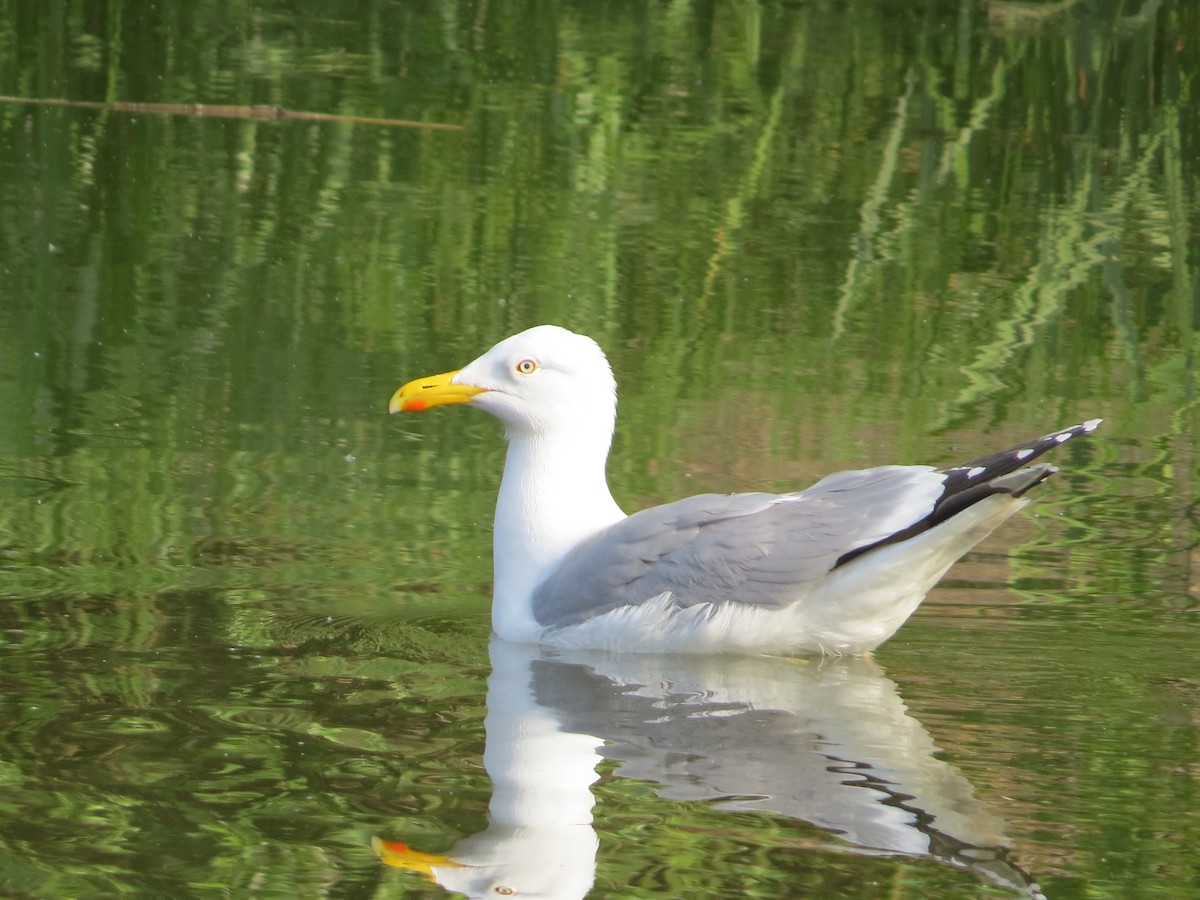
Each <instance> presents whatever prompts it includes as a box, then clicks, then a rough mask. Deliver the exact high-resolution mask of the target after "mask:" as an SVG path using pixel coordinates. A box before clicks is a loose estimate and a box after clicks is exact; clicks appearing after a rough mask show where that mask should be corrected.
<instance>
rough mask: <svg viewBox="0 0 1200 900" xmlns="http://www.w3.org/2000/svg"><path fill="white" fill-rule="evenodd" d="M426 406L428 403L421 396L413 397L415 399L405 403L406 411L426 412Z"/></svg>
mask: <svg viewBox="0 0 1200 900" xmlns="http://www.w3.org/2000/svg"><path fill="white" fill-rule="evenodd" d="M425 408H426V403H425V401H424V400H422V399H421V398H420V397H413V399H411V400H409V401H408V402H407V403H405V404H404V411H405V412H424V411H425Z"/></svg>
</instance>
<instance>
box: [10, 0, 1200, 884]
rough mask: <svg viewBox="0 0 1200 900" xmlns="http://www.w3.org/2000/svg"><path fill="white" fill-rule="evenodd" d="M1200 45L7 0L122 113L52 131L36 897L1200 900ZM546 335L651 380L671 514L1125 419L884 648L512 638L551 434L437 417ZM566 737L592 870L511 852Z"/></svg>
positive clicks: (652, 487) (633, 382) (26, 240)
mask: <svg viewBox="0 0 1200 900" xmlns="http://www.w3.org/2000/svg"><path fill="white" fill-rule="evenodd" d="M1197 34H1200V7H1197V6H1196V5H1195V4H1192V3H1190V2H1186V0H1174V2H1172V0H1162V2H1159V0H1148V2H1144V3H1130V2H1116V0H1096V2H1089V3H1070V2H1068V3H1059V4H1035V3H1028V4H1027V3H1004V2H997V0H991V2H988V3H979V2H976V0H961V2H935V0H927V2H916V3H908V2H903V3H902V2H866V0H863V2H855V3H835V2H832V0H829V2H823V0H813V2H806V3H752V2H733V3H727V4H712V3H696V4H687V3H672V4H614V3H565V4H499V3H476V4H467V3H454V2H363V3H344V4H329V3H317V2H277V3H266V2H256V3H215V2H208V0H193V2H189V3H186V4H184V3H178V4H140V3H131V2H120V0H112V2H109V3H107V4H93V3H85V2H82V0H76V2H66V0H63V2H56V0H42V2H38V3H25V2H17V0H0V94H3V95H5V96H7V97H14V96H15V97H20V98H52V99H70V100H83V101H94V102H99V103H101V106H100V107H99V108H81V107H71V106H50V105H36V104H31V103H23V102H0V629H2V632H3V645H2V649H0V723H2V729H0V894H2V895H3V896H6V897H9V896H11V897H78V896H116V895H125V894H129V895H135V896H147V897H156V896H179V897H185V896H186V897H192V896H195V897H210V896H211V897H222V896H235V897H236V896H247V895H250V894H256V895H261V896H278V897H412V896H427V897H436V896H446V894H445V892H444V891H443V890H442V889H441V888H439V887H436V886H434V885H433V884H432V883H431V882H430V881H429V880H428V879H426V878H425V877H423V876H422V875H421V874H419V873H414V872H411V871H403V870H400V869H396V868H391V867H388V866H385V865H383V864H382V863H381V862H380V860H379V859H378V858H377V856H376V854H375V853H374V852H373V851H372V848H371V839H372V838H373V837H379V838H382V839H384V840H389V841H404V842H405V843H407V844H408V845H410V846H411V847H413V848H415V849H418V850H422V851H428V852H438V853H440V852H446V851H452V848H459V850H454V851H453V852H465V851H462V850H461V848H462V847H463V846H479V845H480V844H484V845H488V846H492V845H491V844H488V842H489V841H493V840H494V839H499V838H501V837H503V838H504V839H505V840H509V839H511V843H510V844H507V845H503V846H505V847H507V851H508V853H507V857H506V859H505V862H506V863H514V864H517V865H518V871H517V875H520V874H521V870H520V866H521V865H524V866H525V874H528V870H533V871H534V872H535V873H537V874H544V872H545V871H546V870H547V868H548V866H549V863H547V862H546V861H548V860H549V861H557V862H558V863H561V867H562V868H564V869H569V870H570V874H571V875H573V876H574V877H576V879H577V880H582V881H583V882H585V883H592V884H593V886H592V888H591V894H590V896H592V897H597V898H599V897H614V898H615V897H620V898H641V897H669V898H676V897H690V898H699V897H718V896H719V897H727V896H747V897H809V896H811V897H848V898H867V897H889V898H926V897H977V896H1021V895H1022V893H1026V894H1028V893H1029V892H1030V890H1031V889H1030V888H1028V887H1027V883H1029V882H1036V883H1037V884H1038V885H1040V888H1041V890H1042V891H1043V892H1044V893H1045V895H1046V896H1048V897H1056V898H1057V897H1066V898H1071V897H1088V898H1095V897H1102V898H1108V897H1111V898H1131V897H1166V898H1170V897H1187V896H1193V895H1197V894H1200V862H1198V860H1200V855H1197V853H1196V851H1195V848H1196V846H1197V844H1198V843H1200V814H1198V813H1197V810H1200V763H1198V760H1200V662H1198V660H1200V578H1198V576H1197V574H1196V567H1197V566H1198V565H1200V551H1198V550H1197V547H1198V546H1200V540H1198V538H1200V535H1198V527H1197V520H1196V490H1195V487H1194V483H1195V481H1196V478H1197V476H1198V475H1200V463H1198V461H1197V459H1196V452H1195V441H1196V434H1197V426H1198V413H1197V381H1196V373H1195V370H1194V369H1195V365H1196V356H1197V352H1198V351H1200V345H1198V343H1197V321H1198V314H1200V288H1198V287H1197V284H1198V283H1200V252H1198V250H1197V247H1198V246H1200V244H1198V242H1197V232H1198V231H1200V104H1197V102H1196V98H1195V93H1196V90H1197V87H1198V85H1197V81H1196V72H1198V71H1200V47H1198V45H1197V42H1196V40H1195V35H1197ZM105 102H107V103H151V104H193V103H202V104H223V105H230V106H240V107H249V106H251V105H264V106H273V107H279V108H281V109H286V110H293V111H304V112H319V113H327V114H334V115H340V116H345V117H350V118H358V119H362V118H370V119H392V120H408V121H417V122H423V123H435V124H445V125H453V126H460V128H459V129H457V130H447V129H430V128H415V127H409V126H406V125H401V124H386V123H378V122H361V121H357V122H356V121H350V120H344V121H332V122H312V121H304V120H295V119H279V120H270V121H268V120H263V119H261V118H258V119H255V118H245V117H243V118H218V117H212V116H201V115H198V114H197V113H196V112H195V111H190V112H189V111H187V110H176V113H177V114H173V115H171V114H164V113H162V112H159V111H154V110H145V109H141V110H139V109H123V108H117V107H112V106H105V105H103V104H104V103H105ZM539 322H557V323H560V324H564V325H567V326H569V327H572V328H575V329H577V330H580V331H584V332H586V333H589V334H591V335H592V336H594V337H595V338H596V339H597V340H598V341H599V342H600V343H601V344H602V345H603V346H604V347H605V349H606V350H607V351H608V352H609V355H610V358H611V360H612V362H613V366H614V369H615V371H616V374H617V378H618V381H619V384H620V398H621V399H620V409H619V424H618V433H617V437H616V442H615V445H614V450H613V457H612V459H611V461H610V465H609V474H610V480H611V482H612V485H613V489H614V494H615V495H616V496H617V498H618V500H619V501H620V502H621V503H622V504H623V505H624V506H625V507H626V509H634V508H638V507H641V506H645V505H648V504H651V503H655V502H662V501H666V500H670V499H674V498H677V497H679V496H683V495H686V494H689V493H697V492H700V491H738V490H790V489H794V488H796V487H799V486H802V485H804V484H806V483H809V482H811V481H812V480H815V479H816V478H817V477H819V476H820V475H822V474H825V473H827V472H830V471H834V470H837V469H840V468H849V467H855V466H862V465H869V464H878V463H885V462H905V463H935V464H951V463H955V462H960V461H962V460H965V459H968V458H971V457H972V456H977V455H979V454H981V453H983V452H987V451H989V450H991V449H995V448H998V447H1001V446H1007V445H1009V444H1013V443H1016V442H1017V441H1020V440H1022V439H1025V438H1028V437H1031V436H1034V435H1038V434H1042V433H1045V432H1047V431H1050V430H1051V429H1053V428H1056V427H1058V426H1061V425H1064V424H1068V423H1072V422H1076V421H1080V420H1082V419H1085V418H1089V417H1092V416H1097V415H1098V416H1104V417H1105V418H1106V422H1105V425H1104V426H1103V428H1102V429H1101V430H1100V431H1099V432H1098V433H1097V434H1096V435H1095V436H1094V437H1091V438H1088V439H1085V440H1079V441H1075V442H1072V443H1071V444H1070V445H1068V446H1066V447H1064V448H1063V449H1062V450H1061V451H1059V452H1057V453H1056V454H1055V458H1054V462H1055V463H1057V464H1058V465H1059V466H1060V467H1061V468H1062V472H1061V474H1060V475H1059V476H1057V477H1056V478H1055V479H1053V480H1052V481H1050V482H1048V483H1047V484H1046V485H1045V486H1044V487H1042V488H1040V489H1039V493H1038V497H1037V502H1036V503H1035V504H1034V505H1033V506H1031V507H1030V508H1029V510H1028V511H1027V513H1026V514H1025V515H1023V516H1022V517H1021V518H1020V519H1018V520H1015V521H1012V522H1010V523H1008V524H1007V525H1006V526H1005V527H1004V528H1003V529H1002V530H1001V531H1000V532H998V533H997V534H996V535H995V536H994V537H992V538H991V539H989V540H988V541H987V542H986V543H985V544H983V545H981V547H980V548H979V549H978V551H976V552H975V553H973V554H972V555H971V556H969V557H968V558H967V559H966V560H964V561H963V562H962V563H961V564H960V565H959V566H957V567H956V568H955V569H953V570H952V571H951V573H950V575H949V576H948V578H947V579H946V580H945V581H944V582H943V584H942V585H941V586H940V587H939V588H937V589H936V590H935V591H934V592H933V593H932V594H931V595H930V598H929V600H928V601H927V603H926V604H925V606H924V607H922V609H921V610H920V611H919V612H918V613H917V615H916V616H915V617H914V618H913V620H912V621H910V622H909V623H908V624H907V625H906V626H905V627H904V628H903V629H901V631H900V632H899V634H898V635H897V636H896V637H895V638H894V639H893V640H892V641H891V642H889V643H888V644H886V645H884V647H882V648H881V649H880V650H879V651H878V652H877V653H876V655H875V661H874V663H862V662H856V661H827V662H826V663H820V664H818V663H795V662H786V661H745V660H743V661H726V662H724V663H723V662H721V661H707V662H705V663H704V664H700V663H694V664H688V665H683V664H681V663H678V661H674V662H673V661H670V660H663V661H658V662H650V661H640V662H630V661H621V660H617V661H614V660H612V659H599V660H598V659H553V660H539V659H532V660H530V659H523V660H516V661H513V660H507V661H505V659H504V657H503V652H504V651H503V650H502V649H501V650H500V651H497V649H496V648H495V647H491V648H490V647H489V640H488V617H487V616H488V602H489V596H490V578H491V560H490V521H491V510H492V503H493V500H494V493H495V488H496V485H497V484H498V479H499V471H500V467H501V465H502V459H503V446H502V440H501V434H500V429H499V427H498V426H497V425H496V423H494V422H492V421H491V420H488V419H487V418H486V417H485V416H482V415H479V414H478V413H473V412H471V411H469V410H463V409H449V410H433V411H430V412H428V413H425V414H423V415H420V416H404V417H388V416H387V415H386V405H387V400H388V397H389V396H390V394H391V393H392V391H393V390H394V389H395V388H396V387H397V386H398V385H399V384H401V383H402V382H404V381H406V380H408V379H409V378H411V377H415V376H417V375H422V374H426V373H430V372H436V371H443V370H446V369H449V368H453V367H455V366H458V365H461V364H463V363H465V362H467V361H469V360H470V359H471V358H472V357H474V356H475V355H476V354H478V353H479V352H481V351H483V350H484V349H486V348H487V347H488V346H490V345H491V344H492V343H494V342H495V341H497V340H499V339H500V338H502V337H504V336H507V335H508V334H511V333H513V332H515V331H518V330H520V329H522V328H525V327H528V326H529V325H532V324H536V323H539ZM497 653H499V654H500V656H498V657H497ZM493 657H496V658H497V660H499V662H497V664H496V669H495V673H493ZM681 666H682V667H681ZM506 667H507V668H506ZM509 669H511V671H510V672H509V674H507V675H503V677H502V673H503V672H505V671H508V670H509ZM489 674H491V676H492V679H493V686H492V690H493V692H494V693H493V696H492V697H491V698H489V696H488V683H487V682H488V678H489ZM637 685H641V686H642V687H640V688H638V687H636V686H637ZM552 688H553V689H552ZM497 697H501V698H502V697H514V698H524V701H523V702H525V705H524V706H522V705H520V704H515V705H513V706H512V707H511V708H508V707H506V706H505V705H504V703H503V702H501V701H500V700H498V699H497ZM514 703H515V701H514ZM485 715H486V716H488V720H487V722H486V723H485ZM523 722H540V723H542V724H543V725H545V726H546V727H547V728H549V730H550V733H552V735H553V737H554V741H555V742H556V743H554V747H555V748H559V747H561V748H565V749H554V750H553V752H552V753H551V754H550V755H549V756H548V757H545V758H542V759H541V760H540V761H536V760H535V764H533V765H532V770H534V771H541V769H540V768H539V767H540V766H551V767H552V766H554V765H560V766H561V767H562V768H564V769H565V770H570V772H571V773H572V777H575V779H576V780H575V781H574V782H572V783H573V784H575V786H576V787H575V789H574V792H573V793H572V798H573V800H572V802H575V803H579V804H583V805H585V806H586V805H589V804H592V803H594V806H591V809H590V814H591V816H592V817H593V818H594V835H593V833H592V832H590V831H585V832H583V833H580V834H579V835H576V837H578V838H579V841H578V842H577V844H572V845H571V847H572V848H573V849H571V850H568V849H567V848H566V843H565V842H567V841H568V838H569V837H570V835H571V834H574V832H570V833H569V829H565V828H560V829H557V832H556V829H553V828H551V829H549V833H548V834H546V835H538V834H535V833H533V832H528V833H526V832H522V833H521V834H518V835H516V836H513V835H508V834H505V835H500V832H499V830H498V825H499V823H498V816H497V815H496V814H495V809H494V810H493V815H492V816H491V818H489V813H488V807H489V802H490V801H491V798H492V795H493V787H494V783H493V782H494V780H495V779H496V771H494V770H495V769H496V766H495V765H492V764H491V763H492V762H493V760H494V755H495V754H496V753H497V752H499V751H501V750H503V749H504V748H505V747H508V746H512V742H511V741H510V740H508V739H507V738H506V737H505V735H508V734H511V733H513V732H512V729H517V730H518V731H519V729H520V728H521V727H522V725H521V723H523ZM713 723H716V724H713ZM720 723H725V725H724V726H722V725H721V724H720ZM506 729H507V730H506ZM485 743H486V744H487V747H488V753H489V757H488V760H489V766H488V767H487V768H485V758H484V750H485ZM600 744H603V748H602V749H601V751H600V756H602V757H604V758H603V759H592V758H591V757H590V756H589V754H591V753H592V752H593V751H592V750H590V749H588V748H589V747H594V746H596V745H600ZM581 748H582V749H581ZM597 772H598V773H599V780H597V781H595V783H594V784H593V783H591V782H590V781H589V780H588V779H589V778H591V779H595V778H596V773H597ZM588 773H591V775H590V776H589V775H588ZM560 775H562V773H560ZM834 775H836V776H837V777H833V779H832V780H833V782H834V787H833V788H831V790H832V793H831V794H829V795H828V796H825V795H820V794H819V792H818V791H817V789H816V786H817V785H818V784H822V783H824V781H828V780H829V778H830V777H831V776H834ZM546 777H547V781H551V780H552V779H551V777H550V776H549V775H547V776H546ZM562 777H563V778H567V776H566V775H562ZM580 779H582V780H580ZM501 782H503V779H501ZM579 784H582V785H583V788H582V789H579V787H578V785H579ZM589 785H590V786H589ZM839 785H840V786H839ZM534 787H535V788H536V787H537V785H535V786H534ZM810 788H811V790H810ZM806 792H807V793H806ZM839 792H840V793H839ZM862 795H869V796H868V799H867V800H866V801H865V802H863V803H862V804H861V805H856V804H858V803H859V801H861V799H862ZM856 816H858V818H855V817H856ZM871 816H875V817H876V818H878V819H880V820H883V819H889V820H891V819H894V820H895V823H894V824H895V827H894V828H893V829H892V831H891V832H889V833H888V834H887V835H884V836H883V837H880V836H879V835H877V834H875V835H874V836H872V834H871V833H868V830H867V829H865V826H863V822H862V817H867V818H870V817H871ZM472 836H476V837H472ZM572 839H573V838H572ZM464 840H465V841H467V842H468V844H467V845H463V844H462V843H461V842H463V841H464ZM472 841H474V844H473V845H472V844H471V842H472ZM555 841H559V842H560V843H555ZM589 841H593V842H595V846H594V848H593V851H592V856H591V857H590V859H589V858H588V856H587V852H586V851H587V847H588V846H592V845H591V844H589V843H588V842H589ZM497 846H500V845H497ZM580 847H582V848H583V851H581V854H580V855H578V856H573V855H571V854H572V853H574V852H576V851H579V848H580ZM879 851H886V852H879ZM501 855H502V856H503V855H504V853H501ZM509 874H510V875H511V874H512V873H509ZM506 877H507V876H506ZM513 877H516V875H513ZM564 890H565V889H564ZM549 895H550V896H555V895H554V894H553V893H551V894H549ZM558 896H565V893H561V892H560V893H559V894H558Z"/></svg>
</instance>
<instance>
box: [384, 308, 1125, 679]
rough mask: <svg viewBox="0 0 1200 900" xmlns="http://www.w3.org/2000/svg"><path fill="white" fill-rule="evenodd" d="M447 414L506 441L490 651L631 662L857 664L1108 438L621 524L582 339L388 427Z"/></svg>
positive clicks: (831, 479)
mask: <svg viewBox="0 0 1200 900" xmlns="http://www.w3.org/2000/svg"><path fill="white" fill-rule="evenodd" d="M448 404H466V405H469V406H474V407H477V408H479V409H481V410H483V411H484V412H486V413H489V414H491V415H493V416H495V417H496V418H497V419H499V420H500V421H501V423H502V424H503V425H504V428H505V436H506V438H507V440H508V454H507V457H506V459H505V463H504V475H503V478H502V479H501V482H500V491H499V496H498V498H497V501H496V516H495V522H494V530H493V541H492V544H493V546H492V556H493V569H494V589H493V597H492V629H493V631H494V632H495V633H496V635H497V636H499V637H500V638H502V639H504V640H508V641H514V642H520V643H540V644H549V645H556V646H559V647H568V648H589V649H603V650H619V651H635V652H675V653H714V652H717V653H719V652H744V653H769V654H826V655H834V656H841V655H851V654H861V653H867V652H870V651H871V650H873V649H875V648H876V647H878V646H879V645H880V644H882V643H883V642H884V641H886V640H887V639H888V638H890V637H891V636H892V635H893V634H895V632H896V630H897V629H898V628H899V627H900V626H901V625H902V624H903V623H904V622H905V620H907V619H908V617H909V616H910V615H912V613H913V612H914V611H915V610H916V608H917V606H919V605H920V603H921V601H922V600H923V599H924V597H925V595H926V594H927V593H928V592H929V590H930V588H932V587H933V586H934V584H936V583H937V582H938V580H939V579H940V578H941V577H942V576H943V575H944V574H945V573H946V571H947V570H948V569H949V568H950V566H951V565H953V563H954V562H955V561H956V560H957V559H959V558H960V557H961V556H962V555H963V554H965V553H966V552H967V551H969V550H970V549H971V548H972V547H974V546H975V545H976V544H978V543H979V542H980V541H981V540H983V538H985V537H986V536H987V535H988V534H990V533H991V532H992V531H993V530H995V529H996V528H997V527H998V526H999V525H1000V524H1001V523H1002V522H1003V521H1004V520H1005V519H1007V518H1008V517H1009V516H1011V515H1012V514H1013V513H1015V512H1016V511H1017V510H1018V509H1020V508H1021V507H1022V506H1024V505H1025V504H1026V503H1027V502H1028V500H1027V498H1026V497H1025V494H1026V492H1028V491H1029V490H1030V489H1031V488H1033V487H1034V486H1036V485H1038V484H1040V483H1041V482H1043V481H1044V480H1046V479H1047V478H1048V477H1050V476H1051V475H1052V474H1054V473H1055V472H1056V471H1057V469H1056V468H1055V467H1054V466H1052V465H1049V464H1047V463H1038V464H1036V465H1030V463H1033V461H1034V460H1036V459H1037V458H1038V457H1040V456H1041V455H1042V454H1044V453H1046V452H1047V451H1048V450H1051V449H1053V448H1055V447H1058V446H1059V445H1061V444H1064V443H1066V442H1067V441H1069V440H1071V439H1072V438H1075V437H1077V436H1079V435H1083V434H1089V433H1091V432H1092V431H1095V430H1096V428H1097V427H1098V426H1099V425H1100V422H1101V421H1102V420H1100V419H1089V420H1088V421H1086V422H1082V423H1080V424H1078V425H1072V426H1070V427H1067V428H1062V429H1060V430H1058V431H1055V432H1051V433H1050V434H1047V435H1045V436H1043V437H1040V438H1037V439H1035V440H1031V441H1026V442H1024V443H1022V444H1018V445H1017V446H1015V447H1013V448H1011V449H1008V450H1003V451H1001V452H999V453H992V454H990V455H988V456H984V457H981V458H979V459H976V460H973V461H971V462H968V463H964V464H963V465H958V466H952V467H950V468H946V469H936V468H934V467H932V466H901V465H890V466H877V467H874V468H870V469H858V470H852V471H845V472H837V473H835V474H833V475H829V476H827V477H826V478H823V479H822V480H821V481H819V482H817V483H816V484H814V485H813V486H812V487H810V488H807V489H806V490H803V491H798V492H795V493H786V494H772V493H759V492H755V493H743V494H700V495H698V496H695V497H689V498H687V499H684V500H679V501H676V502H674V503H667V504H664V505H662V506H655V507H651V508H649V509H644V510H641V511H640V512H636V513H634V514H633V515H628V516H627V515H626V514H625V513H624V512H623V511H622V510H621V508H620V507H619V506H618V505H617V502H616V501H615V500H614V499H613V496H612V493H611V491H610V490H609V487H608V482H607V479H606V477H605V463H606V461H607V459H608V451H609V447H610V445H611V443H612V435H613V429H614V427H615V424H616V411H617V395H616V381H615V379H614V377H613V372H612V368H611V366H610V365H609V363H608V360H607V358H606V357H605V355H604V353H603V351H602V350H601V349H600V347H599V345H597V344H596V342H595V341H593V340H592V339H591V338H589V337H586V336H584V335H581V334H576V333H574V332H571V331H568V330H567V329H565V328H561V327H559V326H556V325H538V326H536V327H534V328H530V329H528V330H527V331H523V332H521V333H520V334H516V335H513V336H512V337H509V338H507V339H505V340H503V341H501V342H500V343H498V344H496V346H494V347H492V348H491V349H490V350H488V351H487V352H486V353H484V354H483V355H482V356H480V357H479V358H478V359H476V360H474V361H473V362H471V363H469V364H467V365H466V366H464V367H463V368H462V369H457V370H454V371H451V372H445V373H442V374H440V375H432V376H429V377H426V378H418V379H415V380H413V381H410V382H409V383H408V384H405V385H404V386H403V387H401V388H400V389H399V390H398V391H396V393H395V394H394V395H393V396H392V398H391V401H390V403H389V404H388V409H389V411H390V412H393V413H395V412H402V411H403V412H420V411H422V410H426V409H430V408H432V407H435V406H444V405H448Z"/></svg>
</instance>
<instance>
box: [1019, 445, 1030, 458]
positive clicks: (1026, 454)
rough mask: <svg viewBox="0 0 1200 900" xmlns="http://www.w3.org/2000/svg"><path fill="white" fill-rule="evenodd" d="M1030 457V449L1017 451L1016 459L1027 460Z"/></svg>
mask: <svg viewBox="0 0 1200 900" xmlns="http://www.w3.org/2000/svg"><path fill="white" fill-rule="evenodd" d="M1031 456H1033V448H1032V447H1026V448H1025V449H1024V450H1018V451H1017V459H1029V457H1031Z"/></svg>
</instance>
